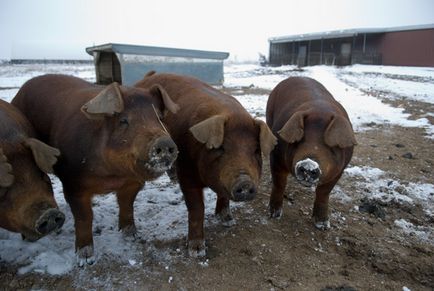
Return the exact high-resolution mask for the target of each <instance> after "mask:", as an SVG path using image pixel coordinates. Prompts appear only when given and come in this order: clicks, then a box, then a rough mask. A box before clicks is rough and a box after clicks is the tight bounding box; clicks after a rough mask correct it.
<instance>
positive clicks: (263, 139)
mask: <svg viewBox="0 0 434 291" xmlns="http://www.w3.org/2000/svg"><path fill="white" fill-rule="evenodd" d="M255 123H256V124H257V125H258V126H259V144H260V145H261V151H262V154H263V155H264V157H265V158H268V157H269V155H270V153H271V151H272V150H273V149H274V147H275V146H276V144H277V138H276V137H275V136H274V134H273V133H272V132H271V130H270V128H269V127H268V125H267V124H265V122H263V121H262V120H259V119H255Z"/></svg>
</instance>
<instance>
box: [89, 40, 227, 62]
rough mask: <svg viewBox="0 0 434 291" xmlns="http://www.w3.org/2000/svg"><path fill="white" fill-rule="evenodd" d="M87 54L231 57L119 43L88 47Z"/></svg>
mask: <svg viewBox="0 0 434 291" xmlns="http://www.w3.org/2000/svg"><path fill="white" fill-rule="evenodd" d="M86 52H87V53H88V54H89V55H93V52H114V53H120V54H132V55H147V56H166V57H184V58H198V59H216V60H224V59H227V58H228V57H229V53H226V52H215V51H202V50H190V49H178V48H165V47H156V46H141V45H128V44H119V43H107V44H103V45H98V46H93V47H88V48H86Z"/></svg>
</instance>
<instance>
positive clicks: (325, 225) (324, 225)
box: [315, 219, 330, 230]
mask: <svg viewBox="0 0 434 291" xmlns="http://www.w3.org/2000/svg"><path fill="white" fill-rule="evenodd" d="M315 227H316V228H317V229H319V230H327V229H329V228H330V221H329V220H328V219H327V220H324V221H315Z"/></svg>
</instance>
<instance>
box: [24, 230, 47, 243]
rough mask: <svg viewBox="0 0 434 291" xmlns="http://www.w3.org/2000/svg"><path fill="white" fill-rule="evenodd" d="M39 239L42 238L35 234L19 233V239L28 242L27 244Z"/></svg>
mask: <svg viewBox="0 0 434 291" xmlns="http://www.w3.org/2000/svg"><path fill="white" fill-rule="evenodd" d="M41 237H43V235H42V234H36V233H30V232H25V233H21V238H22V239H23V240H25V241H28V242H35V241H37V240H38V239H40V238H41Z"/></svg>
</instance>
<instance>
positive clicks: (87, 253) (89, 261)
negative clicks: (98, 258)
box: [77, 246, 95, 268]
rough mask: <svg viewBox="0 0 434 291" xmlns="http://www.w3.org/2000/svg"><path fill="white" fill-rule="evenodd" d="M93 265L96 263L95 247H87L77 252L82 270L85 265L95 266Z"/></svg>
mask: <svg viewBox="0 0 434 291" xmlns="http://www.w3.org/2000/svg"><path fill="white" fill-rule="evenodd" d="M93 263H95V256H94V255H93V246H85V247H84V248H81V249H79V250H78V251H77V264H78V266H79V267H80V268H81V267H84V266H85V265H93Z"/></svg>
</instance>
